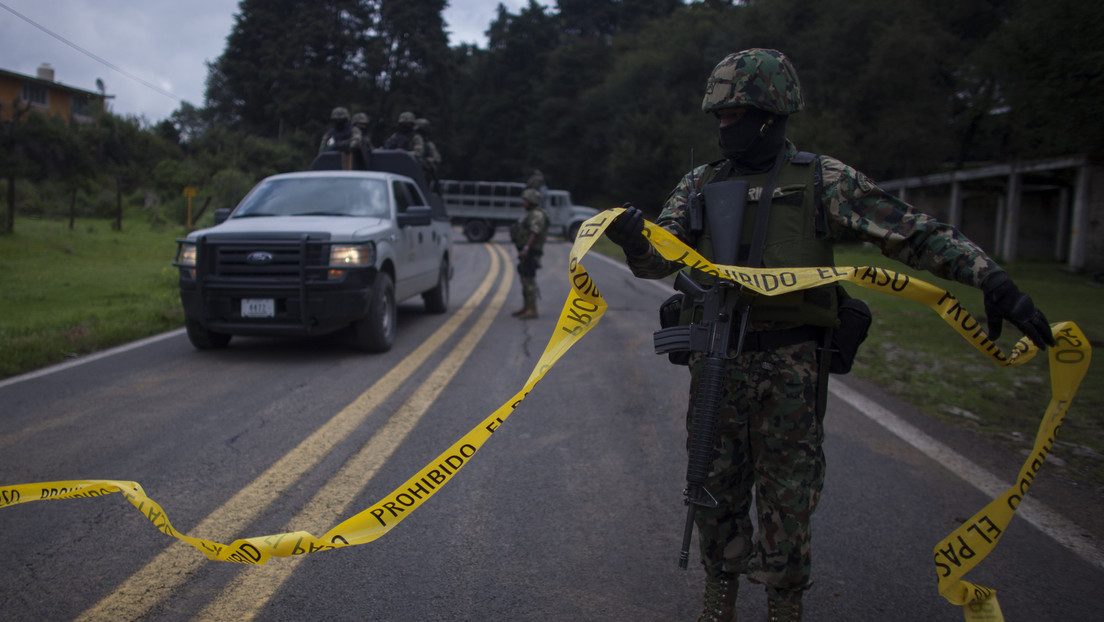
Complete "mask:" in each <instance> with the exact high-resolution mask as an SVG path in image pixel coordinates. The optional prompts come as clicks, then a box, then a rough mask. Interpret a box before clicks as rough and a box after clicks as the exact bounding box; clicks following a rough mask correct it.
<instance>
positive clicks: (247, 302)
mask: <svg viewBox="0 0 1104 622" xmlns="http://www.w3.org/2000/svg"><path fill="white" fill-rule="evenodd" d="M241 314H242V317H276V301H275V300H274V299H272V298H242V301H241Z"/></svg>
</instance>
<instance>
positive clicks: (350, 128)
mask: <svg viewBox="0 0 1104 622" xmlns="http://www.w3.org/2000/svg"><path fill="white" fill-rule="evenodd" d="M360 141H361V134H360V128H358V127H357V126H356V125H350V124H349V109H348V108H345V107H343V106H338V107H337V108H334V109H333V110H332V111H330V127H329V128H328V129H327V130H326V133H325V134H323V135H322V142H321V143H320V144H319V145H318V153H322V152H323V151H349V150H350V149H353V148H356V149H359V148H360Z"/></svg>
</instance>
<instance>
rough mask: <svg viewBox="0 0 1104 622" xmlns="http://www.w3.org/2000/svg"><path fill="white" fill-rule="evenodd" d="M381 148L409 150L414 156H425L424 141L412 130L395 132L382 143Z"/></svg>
mask: <svg viewBox="0 0 1104 622" xmlns="http://www.w3.org/2000/svg"><path fill="white" fill-rule="evenodd" d="M383 148H384V149H402V150H403V151H409V152H410V153H411V154H413V155H414V157H415V158H422V157H425V141H424V140H422V137H421V136H419V135H418V134H417V133H416V132H415V131H414V130H410V131H407V132H395V133H394V134H392V135H391V137H390V138H388V139H387V142H385V143H383Z"/></svg>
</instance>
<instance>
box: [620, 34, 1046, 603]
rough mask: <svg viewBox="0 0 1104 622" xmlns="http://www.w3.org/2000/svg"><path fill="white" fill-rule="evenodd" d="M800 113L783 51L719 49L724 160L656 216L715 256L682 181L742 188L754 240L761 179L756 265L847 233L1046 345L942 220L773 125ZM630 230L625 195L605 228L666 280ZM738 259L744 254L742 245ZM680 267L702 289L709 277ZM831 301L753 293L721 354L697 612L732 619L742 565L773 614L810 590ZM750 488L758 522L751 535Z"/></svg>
mask: <svg viewBox="0 0 1104 622" xmlns="http://www.w3.org/2000/svg"><path fill="white" fill-rule="evenodd" d="M803 107H804V99H803V97H802V93H801V88H800V85H799V83H798V80H797V74H796V72H795V70H794V68H793V65H792V64H791V63H790V61H789V59H788V58H786V56H784V55H783V54H782V53H780V52H778V51H775V50H766V49H751V50H744V51H742V52H737V53H734V54H730V55H729V56H727V57H726V58H725V59H723V60H722V61H721V62H720V63H719V64H718V65H717V66H716V67H715V68H714V70H713V73H712V74H711V75H710V77H709V80H708V82H707V83H706V93H705V98H704V100H703V102H702V110H703V111H704V112H706V113H712V114H714V115H715V116H716V117H717V119H718V121H719V130H718V133H719V141H718V142H719V145H720V148H721V152H722V154H723V155H724V156H725V157H724V159H722V160H718V161H717V162H713V163H710V164H707V165H704V166H700V167H698V168H696V169H694V170H693V171H691V172H690V173H688V174H687V175H686V176H685V177H683V179H682V181H681V182H680V183H679V184H678V186H677V187H676V188H675V189H674V190H673V191H672V192H671V194H670V196H669V197H668V198H667V201H666V203H665V204H664V206H663V211H662V213H660V215H659V219H658V220H657V221H656V222H657V224H658V225H659V226H661V227H663V228H665V229H666V230H668V231H670V232H671V233H673V234H674V235H675V236H677V237H678V238H679V239H680V240H682V241H683V242H685V243H686V244H687V245H689V246H691V247H694V248H696V249H697V250H699V252H701V253H702V254H703V255H704V256H705V257H706V258H708V259H712V258H713V257H712V243H711V240H710V235H709V228H708V222H706V224H705V226H704V227H703V229H702V231H700V232H699V231H692V230H691V227H690V217H689V213H688V207H687V205H688V197H689V195H690V193H691V190H692V189H693V188H697V189H698V190H701V188H702V186H703V184H705V183H709V182H711V181H723V180H730V179H745V180H747V181H748V182H749V186H748V196H747V208H746V210H747V212H749V213H750V215H751V216H752V218H749V219H746V220H745V221H744V222H745V224H744V226H743V230H742V236H743V239H742V240H741V244H742V245H744V244H750V240H751V238H752V236H753V230H754V228H755V227H754V225H753V224H752V225H748V224H747V223H749V222H751V223H754V218H753V216H754V212H755V211H756V210H757V205H758V204H759V197H760V195H761V194H762V192H763V189H764V186H773V191H772V192H771V193H770V194H769V196H770V197H771V201H770V212H769V220H768V221H767V223H768V224H767V228H766V233H765V246H766V248H765V251H764V254H763V261H762V266H763V267H769V268H781V267H791V266H810V265H831V264H832V263H833V261H832V244H833V242H834V241H835V240H836V239H838V237H839V236H840V235H842V234H844V233H852V234H855V235H857V236H858V237H859V238H861V239H863V240H865V241H868V242H871V243H873V244H876V245H877V246H878V247H879V248H881V249H882V252H883V253H884V254H885V255H886V256H887V257H891V258H893V259H897V260H899V261H901V262H903V263H905V264H907V265H909V266H912V267H914V268H921V269H925V270H927V271H929V272H931V273H932V274H935V275H936V276H939V277H941V278H945V279H951V280H954V281H958V282H960V283H965V284H967V285H971V286H975V287H980V288H981V289H982V290H983V292H984V299H985V312H986V315H987V316H988V326H989V337H990V339H994V340H995V339H996V338H997V337H999V335H1000V332H1001V322H1002V320H1003V319H1008V320H1009V321H1011V322H1012V323H1013V324H1014V325H1015V326H1016V327H1017V328H1019V329H1020V330H1021V331H1023V332H1024V333H1025V334H1026V335H1027V336H1028V337H1030V338H1031V339H1032V341H1034V342H1035V343H1036V344H1037V345H1039V346H1040V347H1046V345H1047V344H1050V345H1053V343H1054V341H1053V337H1052V335H1051V332H1050V328H1049V326H1048V325H1047V321H1046V318H1045V317H1043V314H1042V313H1041V312H1040V311H1039V310H1038V309H1037V308H1036V307H1035V305H1034V303H1032V301H1031V299H1030V298H1029V297H1028V296H1027V295H1026V294H1023V293H1021V292H1020V291H1019V290H1018V289H1017V288H1016V286H1015V285H1014V284H1013V283H1012V281H1011V279H1010V278H1009V277H1008V275H1007V274H1006V273H1005V272H1004V271H1003V270H1002V269H1001V268H1000V267H999V266H998V265H997V264H996V263H994V262H993V260H991V259H990V258H989V257H988V256H987V255H986V254H985V253H984V252H983V251H982V250H981V249H980V248H978V247H977V246H976V245H975V244H973V243H972V242H971V241H970V240H968V239H966V238H965V237H964V236H963V235H962V234H961V233H960V232H959V231H957V230H956V229H955V228H954V227H951V226H950V225H947V224H944V223H941V222H939V221H937V220H935V219H934V218H932V217H931V216H929V215H927V214H923V213H920V212H917V211H915V210H914V209H913V208H912V207H911V206H909V205H908V204H906V203H903V202H902V201H900V200H898V199H896V198H895V197H893V196H891V195H889V194H886V193H885V192H884V191H882V190H881V189H880V188H878V186H876V185H875V184H874V183H873V182H872V181H871V180H870V179H869V178H868V177H866V176H865V175H863V174H862V173H860V172H859V171H857V170H855V169H853V168H851V167H850V166H848V165H846V164H844V163H843V162H840V161H839V160H836V159H834V158H831V157H829V156H823V155H820V156H815V155H813V154H808V153H804V152H799V151H797V149H796V148H795V147H794V145H793V144H792V143H790V142H789V141H788V140H787V139H786V136H785V125H786V120H787V118H788V117H789V115H791V114H793V113H796V112H798V111H800V110H801V109H802V108H803ZM771 173H773V175H771ZM772 177H773V179H771V178H772ZM768 180H770V181H768ZM642 230H643V214H642V212H641V211H640V210H639V209H637V208H635V207H632V206H631V205H627V204H626V211H625V212H624V213H623V214H621V215H620V216H619V217H618V218H617V219H616V220H615V221H614V222H613V223H611V225H610V227H609V228H608V229H607V231H606V233H607V235H608V236H609V237H610V239H612V240H613V241H614V242H617V243H618V244H620V245H621V247H622V248H623V249H624V251H625V255H626V260H627V263H628V265H629V266H630V268H631V269H632V271H633V273H634V274H635V275H636V276H638V277H642V278H652V279H655V278H662V277H664V276H667V275H669V274H671V273H672V272H674V271H675V270H676V269H678V267H679V266H678V265H676V264H673V263H671V262H668V261H667V260H665V259H663V258H662V257H660V256H659V254H658V253H656V252H655V251H654V250H653V249H652V248H651V246H650V245H649V244H648V242H647V240H646V238H645V237H644V236H643V234H642ZM741 261H743V262H746V261H747V258H746V252H742V255H741V257H740V259H739V260H738V262H737V263H741ZM691 276H692V277H694V278H695V280H698V281H699V282H702V283H703V285H705V286H708V285H709V281H708V279H707V278H706V277H705V275H703V274H701V273H695V272H692V273H691ZM837 296H838V290H837V289H836V288H835V286H828V287H826V288H815V289H812V290H806V291H804V292H797V293H795V294H788V295H786V296H781V297H775V298H778V299H780V300H776V299H774V298H768V297H765V296H760V297H758V298H757V299H756V300H755V301H754V302H753V303H752V305H753V306H752V316H751V320H750V323H749V328H748V330H749V334H748V337H747V340H746V342H745V343H748V344H751V345H750V346H745V348H744V350H743V352H742V354H741V355H740V356H739V357H737V358H735V359H729V360H728V361H726V363H725V372H726V377H727V378H726V383H725V387H724V396H723V399H722V403H721V410H720V412H719V413H718V419H717V443H716V445H715V447H716V449H717V454H716V457H715V459H714V462H713V465H712V469H711V472H710V475H709V478H708V481H707V482H706V484H705V488H706V489H707V490H708V491H710V492H711V493H712V494H713V495H714V496H715V497H716V498H717V500H718V501H719V504H718V506H717V507H716V508H707V507H699V508H698V510H697V513H696V517H695V518H696V525H697V528H698V530H699V539H700V544H701V556H702V564H703V565H704V566H705V571H706V589H705V605H704V608H703V611H702V613H701V616H700V617H699V620H700V621H726V622H727V621H731V620H735V619H736V607H735V602H736V593H737V588H738V577H739V575H741V574H743V575H746V576H747V577H748V578H749V579H751V580H752V581H755V582H757V583H762V584H764V585H765V586H766V590H767V596H768V616H769V619H770V620H771V621H781V620H800V619H801V614H802V605H801V598H802V594H803V592H804V590H806V589H807V588H808V587H809V586H810V565H811V562H810V519H811V517H812V514H813V511H814V510H815V509H816V506H817V501H818V499H819V497H820V493H821V489H822V487H823V483H824V470H825V461H824V453H823V451H822V448H821V445H822V442H823V439H824V428H823V416H824V407H825V403H824V402H825V396H826V389H827V368H828V366H827V365H825V364H824V363H825V361H826V357H829V356H831V353H830V351H828V350H827V349H826V348H824V347H822V344H823V343H825V339H824V331H826V330H830V329H832V328H833V327H834V326H835V325H836V324H837V323H838V320H837V319H836V312H837V308H838V300H837ZM733 353H734V352H733ZM703 359H704V357H703V355H702V354H701V353H693V354H691V356H690V363H689V364H690V372H691V381H690V405H691V406H690V408H691V410H692V409H693V404H694V396H695V394H696V392H697V391H698V387H699V377H700V375H701V371H702V369H703V367H704V364H703ZM689 415H690V413H688V417H689ZM688 424H689V421H688ZM753 494H754V496H755V507H756V511H757V514H758V516H757V517H756V518H757V521H758V526H759V533H758V537H757V538H756V541H754V542H753V537H752V536H753V523H752V518H751V516H750V508H751V504H752V496H753Z"/></svg>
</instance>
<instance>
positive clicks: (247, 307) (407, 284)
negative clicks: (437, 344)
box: [173, 150, 452, 352]
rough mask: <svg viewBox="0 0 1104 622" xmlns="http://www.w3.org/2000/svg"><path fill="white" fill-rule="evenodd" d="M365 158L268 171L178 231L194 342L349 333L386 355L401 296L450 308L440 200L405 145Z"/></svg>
mask: <svg viewBox="0 0 1104 622" xmlns="http://www.w3.org/2000/svg"><path fill="white" fill-rule="evenodd" d="M367 159H368V162H360V164H361V165H362V166H366V167H367V168H370V169H371V170H342V154H341V153H339V152H324V153H322V154H320V155H319V156H318V157H317V158H316V159H315V161H314V162H313V164H312V169H313V170H309V171H299V172H292V173H283V174H279V175H273V176H270V177H267V178H265V179H263V180H262V181H261V182H260V183H258V184H257V185H256V186H255V187H254V188H253V189H252V190H251V191H250V192H249V194H247V195H246V196H245V198H243V199H242V200H241V202H240V203H239V204H238V205H237V207H235V208H234V209H233V210H232V211H231V210H228V209H222V210H216V213H215V221H216V224H215V226H213V227H210V228H208V229H202V230H199V231H194V232H192V233H190V234H189V235H188V236H187V237H186V238H182V239H179V240H177V244H178V248H177V253H176V260H175V261H174V262H173V265H174V266H176V267H177V268H178V269H179V271H180V298H181V301H182V302H183V305H184V318H185V327H186V329H187V333H188V338H189V339H190V340H191V342H192V345H194V346H195V347H196V348H199V349H214V348H224V347H226V346H227V344H228V343H229V342H230V339H231V337H232V336H233V335H287V336H291V335H322V334H326V333H332V332H336V331H339V330H347V331H348V333H349V336H350V340H351V342H352V343H353V344H355V345H356V346H358V347H360V348H361V349H364V350H367V351H370V352H384V351H386V350H389V349H390V348H391V346H392V343H393V342H394V339H395V326H396V318H397V313H396V305H397V303H399V302H402V301H403V300H406V299H408V298H412V297H414V296H418V295H420V296H421V297H422V299H423V300H424V303H425V308H426V310H427V311H428V312H430V313H444V312H445V311H447V310H448V295H449V279H450V278H451V276H452V272H451V270H452V268H451V263H450V260H451V253H452V246H451V238H450V235H451V231H452V225H450V224H449V221H448V214H447V212H446V211H445V207H444V202H443V201H442V200H441V197H440V196H437V195H436V194H433V193H431V192H429V188H428V185H427V184H426V181H425V177H424V175H423V174H422V170H421V166H420V165H419V164H418V163H417V162H416V161H415V160H414V158H413V157H411V156H410V155H409V154H407V153H406V152H400V151H387V150H376V151H373V152H372V153H371V154H370V157H369V158H367ZM345 160H346V161H348V158H345ZM334 169H336V170H334Z"/></svg>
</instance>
